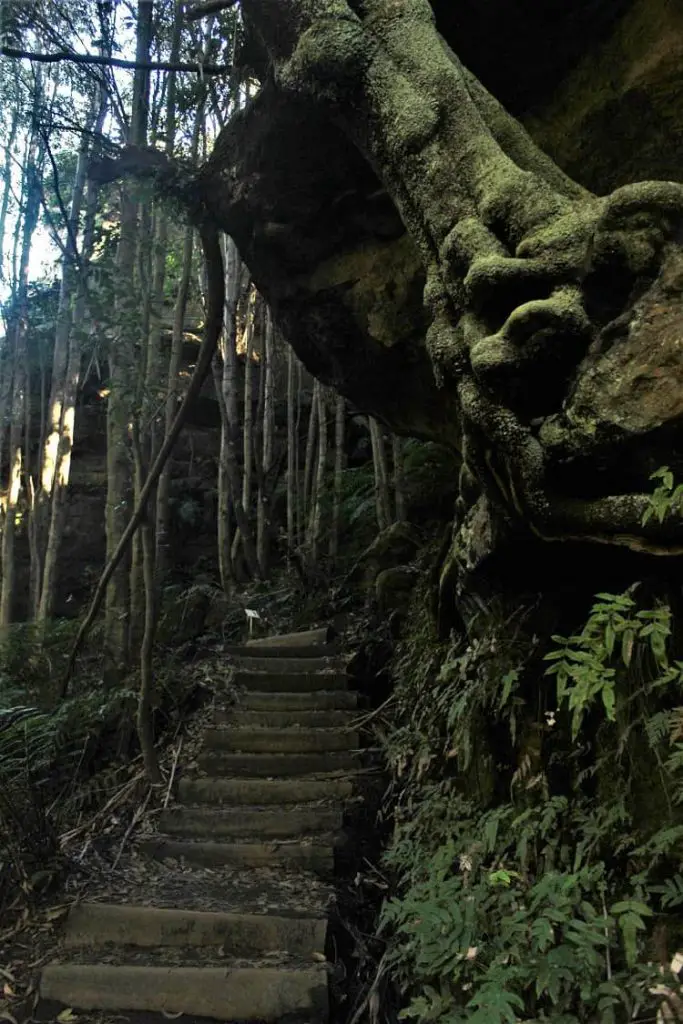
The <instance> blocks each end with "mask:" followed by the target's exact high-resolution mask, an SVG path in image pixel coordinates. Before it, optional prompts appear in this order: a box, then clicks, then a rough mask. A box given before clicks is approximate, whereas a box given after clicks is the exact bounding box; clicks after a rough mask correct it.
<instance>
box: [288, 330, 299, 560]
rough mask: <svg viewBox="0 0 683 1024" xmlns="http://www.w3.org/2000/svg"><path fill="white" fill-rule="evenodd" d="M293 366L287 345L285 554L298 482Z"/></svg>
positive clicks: (291, 541) (292, 532)
mask: <svg viewBox="0 0 683 1024" xmlns="http://www.w3.org/2000/svg"><path fill="white" fill-rule="evenodd" d="M294 382H295V367H294V350H293V348H292V346H291V345H288V346H287V556H288V558H289V557H290V556H291V552H292V551H293V550H294V548H295V547H296V544H297V536H296V502H297V491H298V483H297V479H296V446H297V443H298V439H297V436H296V431H295V422H296V419H295V417H296V410H295V402H296V394H295V389H294Z"/></svg>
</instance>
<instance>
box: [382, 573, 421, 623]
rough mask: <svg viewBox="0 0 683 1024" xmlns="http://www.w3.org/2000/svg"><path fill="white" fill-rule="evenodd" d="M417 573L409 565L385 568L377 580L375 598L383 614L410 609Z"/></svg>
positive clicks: (402, 612)
mask: <svg viewBox="0 0 683 1024" xmlns="http://www.w3.org/2000/svg"><path fill="white" fill-rule="evenodd" d="M416 578H417V575H416V572H415V570H414V569H412V568H410V567H409V566H405V565H399V566H395V567H394V568H392V569H383V570H382V571H381V572H380V573H379V574H378V575H377V579H376V580H375V600H376V601H377V606H378V608H379V611H380V612H381V613H382V615H387V616H388V615H391V614H392V613H394V612H398V613H399V614H401V615H402V614H404V613H405V612H406V611H407V610H408V604H409V603H410V595H411V594H412V591H413V587H414V586H415V581H416Z"/></svg>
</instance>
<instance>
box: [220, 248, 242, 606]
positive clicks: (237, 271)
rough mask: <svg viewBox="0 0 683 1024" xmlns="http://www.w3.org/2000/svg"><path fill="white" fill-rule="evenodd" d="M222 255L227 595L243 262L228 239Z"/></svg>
mask: <svg viewBox="0 0 683 1024" xmlns="http://www.w3.org/2000/svg"><path fill="white" fill-rule="evenodd" d="M224 253H225V255H224V262H225V278H226V288H225V312H224V322H223V336H222V343H221V353H220V354H221V357H222V358H221V368H220V375H219V373H218V369H217V366H216V360H214V367H213V369H214V382H215V385H216V396H217V398H218V407H219V410H220V414H221V447H220V455H219V459H218V522H217V543H218V569H219V573H220V578H221V586H222V588H223V593H224V594H225V595H226V596H228V595H229V594H230V591H231V589H232V581H233V577H234V574H233V568H232V529H231V527H232V518H231V517H232V508H233V500H232V499H233V497H234V495H236V494H237V490H236V489H235V485H236V483H237V480H238V478H239V470H238V468H237V462H236V458H235V452H234V438H235V432H236V428H237V420H238V413H237V358H236V351H235V346H236V340H237V304H238V301H239V291H240V280H241V276H242V262H241V260H240V258H239V255H238V252H237V249H236V247H235V243H234V242H233V241H232V239H231V238H226V239H225V247H224ZM240 504H241V502H240Z"/></svg>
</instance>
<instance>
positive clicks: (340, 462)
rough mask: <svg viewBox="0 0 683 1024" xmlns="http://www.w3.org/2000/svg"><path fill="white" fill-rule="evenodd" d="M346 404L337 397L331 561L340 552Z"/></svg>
mask: <svg viewBox="0 0 683 1024" xmlns="http://www.w3.org/2000/svg"><path fill="white" fill-rule="evenodd" d="M345 414H346V402H345V400H344V396H343V395H337V397H336V400H335V405H334V491H333V497H332V524H331V527H330V559H332V560H334V559H335V558H336V557H337V553H338V551H339V516H340V510H341V495H342V479H343V473H344V468H345V462H346V459H345V456H344V418H345Z"/></svg>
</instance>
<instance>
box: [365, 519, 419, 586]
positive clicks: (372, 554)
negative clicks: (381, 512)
mask: <svg viewBox="0 0 683 1024" xmlns="http://www.w3.org/2000/svg"><path fill="white" fill-rule="evenodd" d="M419 547H420V536H419V533H418V532H417V530H416V529H415V527H414V526H411V524H410V523H403V522H401V523H393V524H392V525H391V526H390V527H388V529H386V530H383V531H382V532H381V533H380V534H379V535H378V536H377V537H376V538H375V540H374V541H373V542H372V544H371V545H370V546H369V547H368V548H366V549H365V551H364V552H363V554H362V555H361V556H360V558H359V559H358V561H357V562H356V564H355V566H354V567H353V569H352V570H351V579H352V580H353V581H354V582H358V583H360V584H361V586H362V588H363V589H364V590H370V589H371V588H372V587H373V586H374V585H375V581H376V580H377V577H378V576H379V574H380V573H381V572H383V571H384V570H385V569H394V568H396V567H397V566H399V565H406V564H407V563H409V562H412V560H413V559H414V558H415V555H416V554H417V551H418V549H419Z"/></svg>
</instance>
